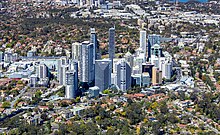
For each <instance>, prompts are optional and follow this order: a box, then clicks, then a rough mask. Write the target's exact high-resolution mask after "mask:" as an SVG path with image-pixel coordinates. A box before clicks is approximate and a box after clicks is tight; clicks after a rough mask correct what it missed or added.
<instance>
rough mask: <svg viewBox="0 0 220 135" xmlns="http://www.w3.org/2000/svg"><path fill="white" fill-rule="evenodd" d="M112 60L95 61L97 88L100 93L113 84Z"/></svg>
mask: <svg viewBox="0 0 220 135" xmlns="http://www.w3.org/2000/svg"><path fill="white" fill-rule="evenodd" d="M110 64H111V60H108V59H107V60H105V59H104V60H96V61H95V86H98V87H99V89H100V91H103V90H106V89H108V88H109V86H110V83H111V70H110Z"/></svg>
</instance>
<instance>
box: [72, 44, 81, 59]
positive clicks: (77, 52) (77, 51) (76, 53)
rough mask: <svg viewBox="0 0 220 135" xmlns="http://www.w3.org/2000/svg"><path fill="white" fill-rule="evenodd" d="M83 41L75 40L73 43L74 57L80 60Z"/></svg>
mask: <svg viewBox="0 0 220 135" xmlns="http://www.w3.org/2000/svg"><path fill="white" fill-rule="evenodd" d="M80 47H81V43H78V42H75V43H73V44H72V59H76V60H79V55H80Z"/></svg>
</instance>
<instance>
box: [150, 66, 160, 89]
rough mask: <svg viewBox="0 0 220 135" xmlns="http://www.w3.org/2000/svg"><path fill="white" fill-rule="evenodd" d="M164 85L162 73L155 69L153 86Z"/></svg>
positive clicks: (153, 71)
mask: <svg viewBox="0 0 220 135" xmlns="http://www.w3.org/2000/svg"><path fill="white" fill-rule="evenodd" d="M161 83H162V71H160V70H159V69H158V68H157V67H153V70H152V85H158V84H161Z"/></svg>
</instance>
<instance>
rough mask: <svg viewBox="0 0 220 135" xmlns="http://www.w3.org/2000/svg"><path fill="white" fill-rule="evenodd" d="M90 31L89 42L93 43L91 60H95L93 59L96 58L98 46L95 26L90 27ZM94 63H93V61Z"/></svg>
mask: <svg viewBox="0 0 220 135" xmlns="http://www.w3.org/2000/svg"><path fill="white" fill-rule="evenodd" d="M90 31H91V33H90V43H93V54H94V56H93V62H95V60H96V59H97V57H98V56H97V53H98V51H97V48H98V41H97V35H96V32H95V28H91V29H90ZM94 64H95V63H94Z"/></svg>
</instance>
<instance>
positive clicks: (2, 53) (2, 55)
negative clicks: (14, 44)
mask: <svg viewBox="0 0 220 135" xmlns="http://www.w3.org/2000/svg"><path fill="white" fill-rule="evenodd" d="M3 61H4V52H2V51H0V62H3Z"/></svg>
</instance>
